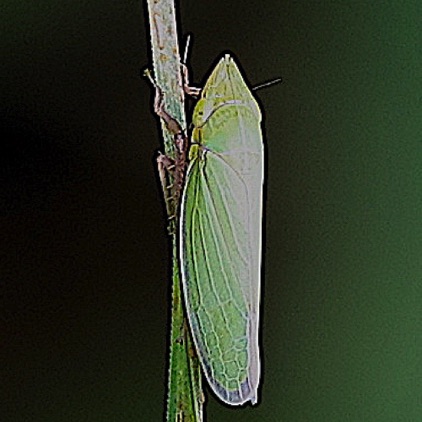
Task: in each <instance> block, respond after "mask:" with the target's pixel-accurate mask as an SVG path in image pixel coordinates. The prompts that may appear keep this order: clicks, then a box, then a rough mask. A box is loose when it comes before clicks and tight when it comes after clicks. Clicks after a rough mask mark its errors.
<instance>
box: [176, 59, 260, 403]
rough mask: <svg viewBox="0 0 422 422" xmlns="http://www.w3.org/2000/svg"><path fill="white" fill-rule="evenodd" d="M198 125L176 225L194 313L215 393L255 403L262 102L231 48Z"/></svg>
mask: <svg viewBox="0 0 422 422" xmlns="http://www.w3.org/2000/svg"><path fill="white" fill-rule="evenodd" d="M192 123H193V126H194V129H193V133H192V145H191V147H190V151H189V157H190V163H189V167H188V171H187V175H186V181H185V186H184V190H183V194H182V200H181V209H180V223H179V224H180V226H179V239H180V240H179V241H180V261H181V268H182V282H183V289H184V297H185V303H186V308H187V313H188V319H189V323H190V327H191V331H192V335H193V339H194V343H195V346H196V349H197V352H198V355H199V358H200V361H201V364H202V368H203V370H204V373H205V375H206V378H207V380H208V382H209V384H210V386H211V388H212V389H213V391H214V392H215V394H216V395H217V396H218V397H219V398H220V399H221V400H223V401H224V402H226V403H228V404H230V405H240V404H243V403H246V402H248V401H251V402H252V403H253V404H255V403H256V402H257V389H258V384H259V380H260V358H259V347H258V326H259V301H260V272H261V243H262V201H263V177H264V165H263V160H264V153H263V141H262V131H261V112H260V110H259V106H258V104H257V102H256V100H255V99H254V97H253V95H252V93H251V91H250V89H249V88H248V86H247V85H246V83H245V81H244V79H243V77H242V74H241V73H240V71H239V68H238V67H237V65H236V63H235V62H234V60H233V58H232V57H231V56H230V55H228V54H226V55H224V56H223V58H222V59H221V60H220V61H219V63H218V64H217V66H216V67H215V69H214V70H213V72H212V73H211V75H210V77H209V78H208V80H207V82H206V84H205V87H204V88H203V90H202V93H201V97H200V99H199V101H198V103H197V105H196V107H195V109H194V113H193V119H192Z"/></svg>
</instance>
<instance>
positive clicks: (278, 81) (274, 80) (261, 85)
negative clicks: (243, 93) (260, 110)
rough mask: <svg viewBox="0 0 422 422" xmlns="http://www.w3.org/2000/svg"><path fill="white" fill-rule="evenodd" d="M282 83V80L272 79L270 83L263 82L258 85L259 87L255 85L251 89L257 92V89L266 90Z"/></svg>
mask: <svg viewBox="0 0 422 422" xmlns="http://www.w3.org/2000/svg"><path fill="white" fill-rule="evenodd" d="M282 81H283V80H282V79H281V78H276V79H272V80H271V81H268V82H263V83H262V84H259V85H255V86H253V87H252V90H253V91H257V90H258V89H261V88H266V87H267V86H270V85H275V84H279V83H281V82H282Z"/></svg>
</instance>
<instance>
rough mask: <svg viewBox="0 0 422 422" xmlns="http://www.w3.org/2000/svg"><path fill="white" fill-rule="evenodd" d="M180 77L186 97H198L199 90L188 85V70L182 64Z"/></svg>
mask: <svg viewBox="0 0 422 422" xmlns="http://www.w3.org/2000/svg"><path fill="white" fill-rule="evenodd" d="M182 76H183V89H184V91H185V93H186V95H190V96H191V97H198V96H199V94H200V93H201V88H196V87H194V86H190V85H189V70H188V67H187V66H186V65H185V64H184V63H182Z"/></svg>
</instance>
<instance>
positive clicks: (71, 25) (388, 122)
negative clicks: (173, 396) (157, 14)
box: [0, 0, 422, 422]
mask: <svg viewBox="0 0 422 422" xmlns="http://www.w3.org/2000/svg"><path fill="white" fill-rule="evenodd" d="M320 3H322V4H320ZM145 9H146V7H145V4H144V3H142V2H140V1H134V0H125V1H116V0H114V1H111V0H103V1H101V2H100V1H93V2H85V1H79V0H75V1H72V2H57V1H51V0H40V1H38V2H33V1H28V0H26V1H20V2H17V1H9V0H4V1H3V2H2V4H1V5H0V13H1V20H2V25H1V38H0V39H1V41H0V51H1V58H2V60H1V63H0V68H1V79H0V87H1V109H0V113H1V114H0V120H1V130H2V136H1V141H0V178H1V182H0V183H1V185H0V224H1V227H0V230H1V231H0V233H1V255H0V256H1V261H0V300H1V304H0V306H1V307H0V338H1V345H0V371H1V372H0V379H1V385H0V420H1V421H2V422H27V421H32V422H50V421H52V422H55V421H60V422H81V421H89V422H96V421H116V422H137V421H160V420H162V415H163V409H164V394H165V382H166V380H165V379H166V365H167V364H166V356H167V334H168V333H167V324H168V305H169V288H170V286H169V278H170V272H169V262H170V256H169V247H168V241H167V238H166V235H165V230H164V229H165V224H166V222H165V217H164V211H163V205H162V201H161V191H160V187H159V184H158V180H157V175H156V172H155V166H154V156H155V151H156V150H157V149H158V148H159V147H160V140H159V136H158V131H157V122H156V120H155V118H154V117H153V116H152V114H151V91H150V87H149V86H148V84H147V83H146V82H145V81H144V80H142V79H140V77H139V72H140V69H141V68H142V67H143V66H145V65H146V64H147V60H148V56H149V55H148V42H147V41H148V38H149V35H148V30H147V26H146V22H145V16H146V15H145ZM179 11H180V16H181V18H182V27H181V29H182V30H183V31H184V32H193V34H194V40H193V49H192V51H191V59H190V64H191V66H192V68H193V71H194V73H193V80H194V81H195V82H196V83H197V84H199V83H201V82H203V79H202V78H203V75H205V74H206V72H207V71H208V69H209V66H210V65H211V64H212V63H213V62H214V60H215V58H216V57H217V56H218V55H219V54H220V52H221V51H223V50H231V51H233V52H234V53H235V54H236V56H237V57H238V59H239V60H240V62H241V64H242V66H243V69H244V71H245V73H246V74H247V75H248V78H249V81H250V82H251V84H257V83H260V82H262V81H265V80H268V79H271V78H274V77H278V76H282V77H283V83H282V84H281V85H277V86H273V87H271V88H268V89H265V90H262V91H259V92H258V95H259V99H260V101H261V104H262V105H263V108H264V110H265V129H266V139H267V145H266V148H267V153H268V166H267V170H268V178H267V204H266V245H265V280H264V291H263V317H262V321H263V325H262V347H263V360H264V376H263V383H262V389H261V402H260V404H259V406H258V407H256V408H252V407H250V406H247V407H246V408H244V409H230V408H228V407H225V406H224V405H222V404H220V403H218V402H217V401H216V400H215V399H214V397H213V396H212V395H210V394H208V404H207V408H206V410H207V415H208V419H207V420H208V421H209V422H212V421H231V422H234V421H242V422H245V421H275V422H278V421H286V422H287V421H288V422H302V421H303V422H305V421H306V422H320V421H321V422H337V421H339V422H340V421H341V422H344V421H353V422H355V421H356V422H378V421H383V422H388V421H391V422H399V421H403V422H419V421H421V420H422V364H421V349H422V341H421V327H422V305H421V303H422V288H421V279H422V259H421V254H422V229H421V217H422V195H421V193H422V172H421V168H422V143H421V141H422V113H421V93H422V78H421V69H422V50H421V45H422V37H421V31H420V22H421V19H422V3H421V2H420V1H402V2H398V1H384V2H372V1H360V2H352V1H330V2H313V1H302V2H293V1H276V0H272V1H267V2H247V1H246V2H245V1H231V2H227V1H223V0H217V1H213V2H209V1H193V0H190V1H182V2H181V4H180V8H179Z"/></svg>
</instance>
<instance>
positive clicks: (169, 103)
mask: <svg viewBox="0 0 422 422" xmlns="http://www.w3.org/2000/svg"><path fill="white" fill-rule="evenodd" d="M147 3H148V13H149V26H150V34H151V48H152V58H153V69H154V77H155V81H156V83H157V85H158V86H159V87H160V89H161V90H162V92H163V93H164V103H165V109H166V111H167V112H168V113H169V114H170V115H171V116H172V117H174V118H175V119H176V120H177V121H178V122H179V123H180V125H181V127H182V128H184V129H185V128H186V116H185V107H184V91H183V88H182V86H183V85H182V74H181V64H180V56H179V47H178V39H177V27H176V13H175V7H174V0H148V1H147ZM161 127H162V134H163V139H164V151H165V154H166V155H167V156H169V157H173V158H174V140H173V135H172V134H171V133H169V132H168V130H167V127H166V126H165V124H164V122H163V121H162V122H161ZM170 176H171V175H170ZM176 207H177V204H176ZM171 241H172V260H173V265H172V269H173V277H172V279H173V284H172V309H171V334H170V353H169V371H168V377H169V378H168V387H167V388H168V390H167V392H168V397H167V410H166V412H167V413H166V421H167V422H201V421H202V405H203V393H202V388H201V373H200V367H199V362H198V358H197V356H196V352H195V349H194V346H193V342H192V339H191V335H190V332H189V328H188V323H187V320H186V316H185V315H184V307H183V298H182V289H181V280H180V276H179V274H180V273H179V271H180V270H179V262H178V242H177V238H176V230H173V233H172V234H171Z"/></svg>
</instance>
